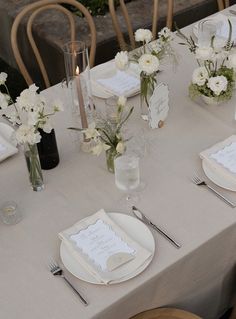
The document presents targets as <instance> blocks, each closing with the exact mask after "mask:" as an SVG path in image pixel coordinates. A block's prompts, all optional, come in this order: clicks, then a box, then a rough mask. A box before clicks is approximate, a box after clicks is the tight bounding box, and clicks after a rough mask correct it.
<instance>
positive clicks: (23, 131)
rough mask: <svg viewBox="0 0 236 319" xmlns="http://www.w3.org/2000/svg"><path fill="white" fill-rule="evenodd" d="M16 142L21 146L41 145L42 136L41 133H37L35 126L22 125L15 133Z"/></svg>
mask: <svg viewBox="0 0 236 319" xmlns="http://www.w3.org/2000/svg"><path fill="white" fill-rule="evenodd" d="M15 137H16V140H17V142H18V143H19V144H24V143H29V144H31V145H33V144H35V143H39V142H40V140H41V135H40V134H39V132H38V131H37V132H35V128H34V127H33V126H28V125H25V124H22V125H21V126H20V127H19V128H18V130H17V131H16V133H15Z"/></svg>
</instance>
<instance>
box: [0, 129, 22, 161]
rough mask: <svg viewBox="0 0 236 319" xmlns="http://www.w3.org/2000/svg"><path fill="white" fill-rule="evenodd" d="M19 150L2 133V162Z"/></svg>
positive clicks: (0, 151) (0, 146)
mask: <svg viewBox="0 0 236 319" xmlns="http://www.w3.org/2000/svg"><path fill="white" fill-rule="evenodd" d="M17 152H18V149H17V148H16V147H15V146H13V145H12V144H11V143H10V142H8V141H7V140H6V139H5V138H4V137H3V136H2V135H0V162H1V161H3V160H5V159H6V158H8V157H9V156H12V155H14V154H16V153H17Z"/></svg>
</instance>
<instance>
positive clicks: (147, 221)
mask: <svg viewBox="0 0 236 319" xmlns="http://www.w3.org/2000/svg"><path fill="white" fill-rule="evenodd" d="M132 212H133V214H134V216H135V217H136V218H138V219H139V220H141V222H143V223H144V224H146V225H148V226H150V227H152V228H153V229H155V230H156V231H157V232H158V233H159V234H161V235H162V236H163V237H165V238H166V239H167V240H168V241H169V242H170V243H171V244H172V245H174V246H175V247H176V248H181V245H180V244H179V243H177V241H175V240H174V239H173V238H171V237H170V236H169V235H168V234H167V233H166V232H165V231H164V230H162V229H160V228H159V227H157V225H155V224H153V223H152V222H151V220H150V219H149V218H147V216H145V215H144V213H142V212H141V211H140V210H139V209H138V208H136V207H135V206H132Z"/></svg>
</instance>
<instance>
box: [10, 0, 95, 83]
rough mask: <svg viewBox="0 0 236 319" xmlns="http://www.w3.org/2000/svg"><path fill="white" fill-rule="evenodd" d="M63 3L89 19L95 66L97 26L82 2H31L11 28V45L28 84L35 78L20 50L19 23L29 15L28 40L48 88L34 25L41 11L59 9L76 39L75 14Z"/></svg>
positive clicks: (43, 0) (67, 0) (71, 0)
mask: <svg viewBox="0 0 236 319" xmlns="http://www.w3.org/2000/svg"><path fill="white" fill-rule="evenodd" d="M61 4H67V5H72V6H74V7H75V8H76V9H78V10H79V11H80V12H81V13H82V14H83V15H84V17H85V19H86V20H87V23H88V25H89V30H90V34H91V46H90V56H89V60H90V66H93V64H94V59H95V52H96V28H95V24H94V21H93V18H92V16H91V14H90V13H89V11H88V10H87V9H86V8H85V7H84V6H83V5H82V4H81V3H79V2H78V1H76V0H40V1H37V2H34V3H31V4H29V5H26V6H25V7H24V8H23V10H22V11H20V12H19V13H18V15H17V16H16V18H15V20H14V22H13V25H12V29H11V45H12V50H13V54H14V56H15V59H16V62H17V65H18V67H19V70H20V72H21V73H22V75H23V77H24V79H25V81H26V83H27V84H28V85H30V84H32V83H33V80H32V78H31V76H30V74H29V72H28V70H27V68H26V65H25V63H24V62H23V59H22V55H21V53H20V50H19V46H18V39H17V33H18V28H19V25H20V23H21V21H22V19H23V18H25V16H29V18H28V22H27V36H28V40H29V43H30V45H31V47H32V49H33V52H34V55H35V58H36V60H37V63H38V66H39V69H40V72H41V74H42V77H43V80H44V83H45V86H46V88H48V87H49V86H50V81H49V78H48V74H47V71H46V67H45V64H44V62H43V59H42V57H41V54H40V52H39V49H38V47H37V45H36V42H35V40H34V37H33V33H32V25H33V22H34V20H35V18H36V17H37V16H38V14H40V13H41V12H43V11H45V10H57V11H59V12H61V13H63V14H64V15H65V17H66V18H67V19H68V22H69V25H70V35H71V41H74V40H75V39H76V38H75V21H74V17H73V14H72V13H71V12H70V11H69V10H68V9H66V8H65V7H63V6H61ZM29 14H30V15H29Z"/></svg>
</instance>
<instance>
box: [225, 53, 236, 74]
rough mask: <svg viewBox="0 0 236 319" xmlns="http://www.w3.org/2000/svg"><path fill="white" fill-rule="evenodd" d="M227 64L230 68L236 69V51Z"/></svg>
mask: <svg viewBox="0 0 236 319" xmlns="http://www.w3.org/2000/svg"><path fill="white" fill-rule="evenodd" d="M227 66H228V67H229V68H233V69H234V70H235V71H236V53H235V54H231V55H229V57H228V61H227Z"/></svg>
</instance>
